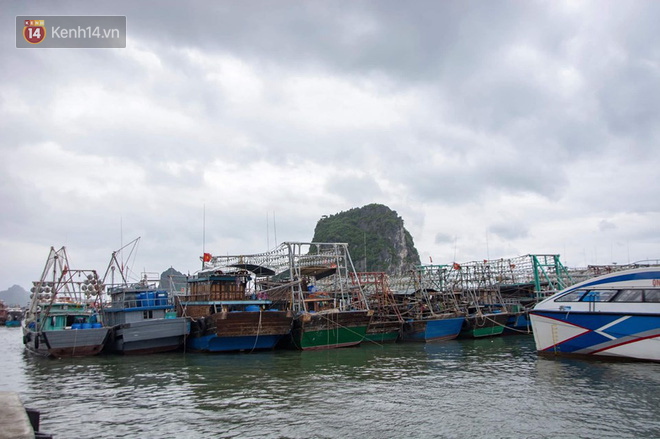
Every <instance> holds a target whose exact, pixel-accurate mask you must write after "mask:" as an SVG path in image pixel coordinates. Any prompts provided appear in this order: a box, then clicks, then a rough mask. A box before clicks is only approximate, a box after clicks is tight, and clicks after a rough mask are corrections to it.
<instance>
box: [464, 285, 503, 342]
mask: <svg viewBox="0 0 660 439" xmlns="http://www.w3.org/2000/svg"><path fill="white" fill-rule="evenodd" d="M461 297H462V302H461V305H460V306H461V307H462V308H463V309H464V310H465V322H464V323H463V327H462V328H461V333H460V334H459V337H460V338H482V337H493V336H497V335H502V333H503V332H504V328H505V327H506V323H507V321H508V320H509V316H510V314H509V312H508V310H507V308H506V306H504V304H503V300H502V296H501V295H500V292H499V289H498V288H497V287H493V286H487V287H484V286H477V287H475V286H472V285H470V284H467V288H465V289H464V290H463V291H462V294H461Z"/></svg>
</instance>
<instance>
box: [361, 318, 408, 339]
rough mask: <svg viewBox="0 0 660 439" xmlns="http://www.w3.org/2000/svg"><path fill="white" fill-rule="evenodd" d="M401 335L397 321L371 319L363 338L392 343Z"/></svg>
mask: <svg viewBox="0 0 660 439" xmlns="http://www.w3.org/2000/svg"><path fill="white" fill-rule="evenodd" d="M400 335H401V323H400V322H399V321H396V320H394V321H373V320H372V321H371V323H370V324H369V327H368V328H367V335H366V337H365V340H367V341H372V342H376V343H394V342H396V341H397V340H398V339H399V337H400Z"/></svg>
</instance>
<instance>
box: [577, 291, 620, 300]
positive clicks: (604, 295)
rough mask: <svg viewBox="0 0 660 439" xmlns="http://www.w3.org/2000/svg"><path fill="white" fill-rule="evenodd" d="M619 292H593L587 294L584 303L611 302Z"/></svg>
mask: <svg viewBox="0 0 660 439" xmlns="http://www.w3.org/2000/svg"><path fill="white" fill-rule="evenodd" d="M617 291H618V290H592V291H589V292H587V294H586V296H584V298H583V299H582V301H583V302H609V300H610V299H611V298H612V296H614V295H615V294H616V293H617Z"/></svg>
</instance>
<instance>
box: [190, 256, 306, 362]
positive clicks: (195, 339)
mask: <svg viewBox="0 0 660 439" xmlns="http://www.w3.org/2000/svg"><path fill="white" fill-rule="evenodd" d="M252 269H253V270H258V268H252ZM251 281H252V276H251V275H250V272H249V271H248V270H246V269H242V268H239V267H232V271H227V272H225V271H224V270H221V269H219V268H209V269H205V270H202V271H200V272H199V273H198V274H196V275H195V276H192V277H191V278H189V279H188V291H187V292H186V293H185V294H181V295H178V296H177V301H178V304H177V311H178V315H179V316H181V317H188V318H190V319H191V320H192V324H191V331H190V336H189V337H188V341H187V346H186V348H187V349H189V350H192V351H200V352H231V351H249V352H251V351H253V350H263V349H273V348H274V347H275V345H276V344H277V343H278V342H279V341H280V339H281V338H282V337H283V336H285V335H287V334H289V332H290V331H291V324H292V320H293V315H292V314H291V312H290V311H287V310H285V309H281V308H278V307H275V306H273V301H272V300H270V299H269V298H268V295H267V293H264V292H260V294H259V296H257V294H256V291H254V290H252V291H248V284H249V283H251Z"/></svg>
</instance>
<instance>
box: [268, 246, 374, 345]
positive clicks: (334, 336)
mask: <svg viewBox="0 0 660 439" xmlns="http://www.w3.org/2000/svg"><path fill="white" fill-rule="evenodd" d="M273 256H276V255H273ZM277 256H279V257H280V259H279V260H280V261H281V265H280V266H279V268H278V270H276V271H277V272H278V278H279V279H280V280H283V281H284V282H288V283H289V284H290V285H291V296H290V300H291V309H292V310H293V312H294V316H295V318H294V321H293V329H292V331H291V335H290V337H286V338H284V339H283V341H284V346H285V347H289V348H294V349H301V350H319V349H333V348H342V347H351V346H358V345H360V343H362V341H364V340H365V339H366V335H367V329H368V327H369V324H370V322H371V319H372V317H373V310H372V309H370V308H369V304H368V301H367V298H366V297H365V295H364V292H363V290H362V288H361V286H360V285H359V284H358V285H353V284H352V282H351V280H350V273H353V275H355V267H354V265H353V261H352V260H351V256H350V253H349V252H348V244H346V243H318V242H310V243H304V242H285V243H283V244H281V245H280V247H279V249H278V251H277Z"/></svg>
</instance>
